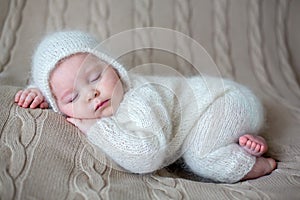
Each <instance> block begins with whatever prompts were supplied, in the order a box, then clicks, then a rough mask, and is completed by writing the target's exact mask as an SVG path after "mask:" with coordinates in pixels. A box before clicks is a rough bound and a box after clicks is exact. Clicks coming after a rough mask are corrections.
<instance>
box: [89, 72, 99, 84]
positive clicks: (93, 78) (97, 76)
mask: <svg viewBox="0 0 300 200" xmlns="http://www.w3.org/2000/svg"><path fill="white" fill-rule="evenodd" d="M101 74H102V73H98V74H97V75H96V76H92V78H91V79H90V82H94V81H96V80H98V79H99V78H101Z"/></svg>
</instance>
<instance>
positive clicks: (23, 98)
mask: <svg viewBox="0 0 300 200" xmlns="http://www.w3.org/2000/svg"><path fill="white" fill-rule="evenodd" d="M29 93H30V92H29V91H28V90H24V91H22V93H21V95H20V99H19V102H18V105H19V106H22V107H24V105H23V104H24V102H25V100H26V98H27V96H28V95H29Z"/></svg>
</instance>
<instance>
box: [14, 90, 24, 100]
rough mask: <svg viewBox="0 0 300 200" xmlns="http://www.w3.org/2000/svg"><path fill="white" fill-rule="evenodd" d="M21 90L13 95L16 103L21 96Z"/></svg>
mask: <svg viewBox="0 0 300 200" xmlns="http://www.w3.org/2000/svg"><path fill="white" fill-rule="evenodd" d="M22 92H23V90H20V91H18V92H17V94H16V95H15V102H16V103H18V102H19V100H20V97H21V94H22Z"/></svg>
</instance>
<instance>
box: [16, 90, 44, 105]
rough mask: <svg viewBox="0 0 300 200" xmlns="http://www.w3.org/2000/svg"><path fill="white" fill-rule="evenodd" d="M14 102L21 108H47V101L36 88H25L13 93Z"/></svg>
mask: <svg viewBox="0 0 300 200" xmlns="http://www.w3.org/2000/svg"><path fill="white" fill-rule="evenodd" d="M15 102H16V103H18V105H19V106H20V107H23V108H28V107H29V108H37V107H40V108H48V103H47V102H46V100H45V98H44V96H43V95H42V93H41V91H40V90H39V89H37V88H27V89H25V90H20V91H18V92H17V94H16V95H15Z"/></svg>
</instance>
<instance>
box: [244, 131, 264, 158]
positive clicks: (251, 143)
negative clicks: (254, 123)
mask: <svg viewBox="0 0 300 200" xmlns="http://www.w3.org/2000/svg"><path fill="white" fill-rule="evenodd" d="M239 145H240V146H242V147H243V148H244V149H245V150H246V151H247V152H248V153H250V154H251V155H254V156H257V157H258V156H261V155H263V154H264V153H266V152H267V150H268V145H267V143H266V141H265V139H264V138H263V137H260V136H257V135H249V134H246V135H243V136H241V137H240V138H239Z"/></svg>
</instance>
